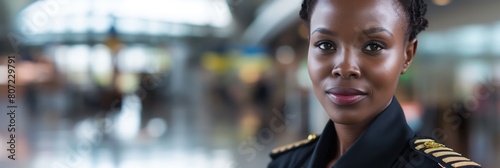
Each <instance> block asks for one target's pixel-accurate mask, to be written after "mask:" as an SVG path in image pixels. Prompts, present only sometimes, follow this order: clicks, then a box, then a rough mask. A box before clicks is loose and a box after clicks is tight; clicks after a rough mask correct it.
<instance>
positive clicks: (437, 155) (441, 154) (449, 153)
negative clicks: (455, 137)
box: [432, 151, 462, 157]
mask: <svg viewBox="0 0 500 168" xmlns="http://www.w3.org/2000/svg"><path fill="white" fill-rule="evenodd" d="M432 155H433V156H435V157H441V156H445V155H454V156H462V154H460V153H457V152H451V151H445V152H436V153H433V154H432Z"/></svg>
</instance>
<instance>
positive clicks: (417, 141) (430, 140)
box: [414, 139, 434, 144]
mask: <svg viewBox="0 0 500 168" xmlns="http://www.w3.org/2000/svg"><path fill="white" fill-rule="evenodd" d="M422 142H434V140H432V139H417V140H416V141H415V142H414V143H415V144H418V143H422Z"/></svg>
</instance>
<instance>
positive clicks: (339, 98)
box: [326, 87, 367, 105]
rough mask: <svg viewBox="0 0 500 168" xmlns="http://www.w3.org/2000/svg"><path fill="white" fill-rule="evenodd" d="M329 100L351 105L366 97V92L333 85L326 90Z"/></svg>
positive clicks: (338, 103)
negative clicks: (333, 86)
mask: <svg viewBox="0 0 500 168" xmlns="http://www.w3.org/2000/svg"><path fill="white" fill-rule="evenodd" d="M326 93H327V95H328V98H329V99H330V101H332V102H333V103H335V104H337V105H351V104H354V103H357V102H359V101H361V100H362V99H363V98H365V97H366V95H367V94H366V93H365V92H363V91H360V90H358V89H354V88H340V87H335V88H332V89H328V90H327V91H326Z"/></svg>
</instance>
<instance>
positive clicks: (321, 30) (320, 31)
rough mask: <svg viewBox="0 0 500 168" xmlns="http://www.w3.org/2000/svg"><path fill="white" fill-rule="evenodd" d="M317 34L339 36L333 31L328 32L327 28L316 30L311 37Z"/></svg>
mask: <svg viewBox="0 0 500 168" xmlns="http://www.w3.org/2000/svg"><path fill="white" fill-rule="evenodd" d="M316 32H318V33H321V34H326V35H330V36H336V35H337V33H335V32H333V31H331V30H328V29H326V28H321V27H320V28H317V29H315V30H314V31H313V32H312V33H311V35H312V34H314V33H316Z"/></svg>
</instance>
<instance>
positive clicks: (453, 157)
mask: <svg viewBox="0 0 500 168" xmlns="http://www.w3.org/2000/svg"><path fill="white" fill-rule="evenodd" d="M409 145H410V147H411V149H412V150H413V151H415V152H417V153H418V154H420V155H423V156H425V158H427V159H428V160H431V162H434V163H436V164H437V165H439V166H440V167H446V168H448V167H449V168H452V167H463V168H475V167H481V165H479V164H478V163H476V162H473V161H471V160H470V159H469V158H466V157H463V156H462V154H460V153H457V152H455V151H453V149H451V148H448V147H446V146H444V145H443V144H440V143H438V142H436V141H435V140H433V139H431V138H426V137H415V138H413V139H412V140H410V144H409Z"/></svg>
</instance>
